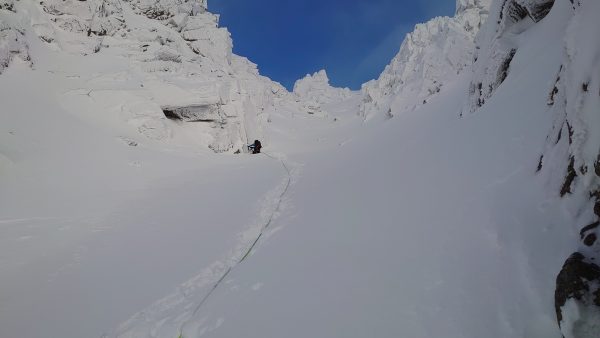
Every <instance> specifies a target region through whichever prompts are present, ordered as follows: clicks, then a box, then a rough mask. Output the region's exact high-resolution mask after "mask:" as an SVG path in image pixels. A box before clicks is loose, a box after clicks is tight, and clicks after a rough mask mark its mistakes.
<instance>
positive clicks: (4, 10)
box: [0, 0, 29, 74]
mask: <svg viewBox="0 0 600 338" xmlns="http://www.w3.org/2000/svg"><path fill="white" fill-rule="evenodd" d="M15 12H16V9H15V7H14V1H13V0H0V74H2V72H3V71H4V69H5V68H6V67H8V65H9V64H10V62H11V61H12V59H13V58H14V57H15V56H18V57H20V58H21V59H22V60H25V61H29V51H28V48H27V43H26V41H25V37H24V33H25V28H24V27H23V26H22V25H21V24H20V23H19V17H18V16H17V14H16V13H15Z"/></svg>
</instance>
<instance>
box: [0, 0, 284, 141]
mask: <svg viewBox="0 0 600 338" xmlns="http://www.w3.org/2000/svg"><path fill="white" fill-rule="evenodd" d="M28 32H29V33H31V34H28ZM28 37H37V38H39V40H41V41H42V45H44V46H45V47H47V48H48V49H50V50H53V51H56V52H59V53H66V54H71V55H77V56H83V57H87V56H90V55H95V57H96V58H99V59H103V58H106V59H108V58H114V57H116V58H118V59H120V60H122V61H123V62H126V63H128V64H129V67H128V70H127V71H125V73H121V71H116V73H115V74H110V71H108V70H104V71H103V74H102V76H99V77H96V78H93V79H89V81H87V82H86V84H85V85H84V87H83V88H80V89H79V90H78V91H76V92H69V91H67V94H65V95H66V96H67V97H66V98H65V101H66V102H72V101H74V100H75V99H74V98H73V97H71V96H73V95H80V92H82V93H86V96H88V97H90V98H92V97H96V98H98V97H99V96H100V95H101V96H102V100H101V101H93V102H89V103H88V106H89V107H90V111H93V110H95V109H96V110H98V111H103V112H107V111H108V112H113V111H115V112H120V113H119V118H121V119H123V123H124V124H126V125H129V126H130V127H131V128H133V129H135V130H137V131H138V132H139V133H140V134H141V135H143V136H144V137H148V138H150V139H152V140H156V141H160V142H170V141H169V140H170V139H171V138H172V137H173V136H174V135H176V134H177V130H179V129H185V130H188V129H190V128H192V129H193V128H195V129H197V133H199V134H206V135H205V136H206V137H196V138H194V140H202V142H206V140H210V141H208V143H207V144H205V145H206V146H207V147H209V148H211V149H213V150H214V151H217V152H222V151H234V150H235V149H240V148H242V147H243V145H244V144H245V143H247V142H248V140H249V139H254V138H260V137H261V128H262V123H263V122H264V121H266V120H268V118H267V117H265V116H263V114H264V111H265V110H266V108H267V107H268V106H269V105H272V104H273V103H274V102H275V100H276V99H278V98H283V97H286V98H288V100H289V101H294V98H293V97H292V96H291V95H290V94H289V93H288V92H287V91H286V90H285V89H284V88H283V87H282V86H281V85H279V84H277V83H275V82H273V81H271V80H270V79H268V78H266V77H263V76H261V75H260V74H259V73H258V70H257V67H256V65H255V64H253V63H251V62H250V61H248V60H247V59H245V58H242V57H239V56H236V55H234V54H233V52H232V49H233V43H232V40H231V36H230V34H229V32H228V31H227V29H225V28H221V27H219V16H218V15H215V14H212V13H210V12H208V10H207V2H206V0H200V1H197V0H157V1H155V0H128V1H117V0H88V1H78V0H44V1H41V2H39V3H35V2H29V1H15V0H0V73H2V71H3V69H4V68H5V67H7V66H8V64H9V62H10V61H11V60H12V59H13V58H14V57H15V56H20V57H21V58H22V59H24V60H29V54H28V53H29V51H28V48H27V45H28V41H27V38H28ZM36 43H39V42H37V41H36ZM36 50H39V49H36ZM40 57H41V56H40ZM123 78H124V79H127V80H126V81H133V80H132V79H135V81H136V82H137V83H138V85H137V86H138V87H137V88H136V89H135V90H134V89H123V90H121V91H108V90H106V88H111V87H119V86H120V83H122V82H123ZM85 86H87V87H85ZM99 88H102V90H97V91H96V89H99ZM121 101H126V102H127V103H126V104H122V103H119V102H121ZM146 101H148V102H147V103H145V102H146ZM132 102H135V104H133V103H132ZM65 105H66V106H67V107H68V106H69V104H65ZM96 106H97V107H96ZM119 107H120V108H119ZM140 107H141V108H140ZM161 107H162V108H163V109H162V110H161V109H160V108H161ZM165 107H166V108H165ZM207 107H208V108H207ZM73 109H74V110H75V108H73ZM128 109H132V110H131V111H127V110H128ZM169 112H170V113H169ZM165 114H166V115H168V116H169V117H177V119H178V120H179V121H177V122H173V121H169V120H168V119H167V116H165ZM169 114H170V115H169ZM185 121H200V122H199V123H196V124H194V125H195V126H196V127H193V126H189V125H185ZM201 124H207V125H208V127H206V126H202V125H201Z"/></svg>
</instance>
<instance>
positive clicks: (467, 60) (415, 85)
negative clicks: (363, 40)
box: [360, 0, 490, 119]
mask: <svg viewBox="0 0 600 338" xmlns="http://www.w3.org/2000/svg"><path fill="white" fill-rule="evenodd" d="M489 4H490V0H458V1H457V3H456V15H455V16H454V17H452V18H449V17H438V18H434V19H432V20H431V21H429V22H427V23H424V24H419V25H417V26H416V27H415V30H414V31H413V32H412V33H410V34H408V36H407V37H406V38H405V40H404V42H403V43H402V46H401V47H400V52H399V53H398V55H396V57H394V59H393V60H392V62H391V63H390V64H389V65H388V66H387V67H386V68H385V70H384V71H383V73H382V74H381V75H380V76H379V78H378V79H377V80H373V81H370V82H367V83H366V84H364V85H363V87H362V92H363V96H364V99H363V101H364V102H363V104H362V105H361V112H360V113H361V115H362V116H363V117H364V118H365V119H369V118H372V117H373V116H375V115H384V116H388V117H391V116H393V115H394V114H397V113H400V112H402V111H406V110H412V109H414V108H416V107H418V106H420V105H422V104H425V103H426V102H427V100H428V98H430V97H431V96H433V95H435V94H437V93H439V92H440V91H441V90H442V89H443V87H444V86H445V85H447V84H448V83H449V82H451V81H453V80H454V79H455V78H456V76H457V75H458V74H460V73H461V72H463V71H464V70H465V69H467V68H468V67H469V66H470V65H471V64H472V62H473V53H474V46H475V45H474V39H475V36H476V34H477V32H478V31H479V28H480V27H481V25H482V23H483V22H484V21H485V20H486V18H487V14H488V7H489ZM393 104H394V106H395V107H396V108H395V109H396V110H397V111H392V109H391V107H392V105H393Z"/></svg>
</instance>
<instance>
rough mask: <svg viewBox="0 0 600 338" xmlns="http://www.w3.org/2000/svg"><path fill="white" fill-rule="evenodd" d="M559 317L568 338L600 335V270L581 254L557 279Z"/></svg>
mask: <svg viewBox="0 0 600 338" xmlns="http://www.w3.org/2000/svg"><path fill="white" fill-rule="evenodd" d="M554 298H555V307H556V317H557V320H558V323H559V325H560V328H561V330H562V332H563V335H564V337H565V338H593V337H598V334H599V332H600V316H599V315H600V267H598V265H596V264H595V263H593V262H590V261H589V260H587V259H586V258H585V256H584V255H583V254H581V253H579V252H576V253H574V254H573V255H571V257H569V259H567V261H566V262H565V265H564V266H563V268H562V270H561V272H560V273H559V275H558V277H557V279H556V293H555V296H554Z"/></svg>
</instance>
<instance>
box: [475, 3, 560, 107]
mask: <svg viewBox="0 0 600 338" xmlns="http://www.w3.org/2000/svg"><path fill="white" fill-rule="evenodd" d="M553 3H554V0H502V1H496V2H494V4H493V6H492V7H491V8H490V19H489V20H488V21H487V22H486V24H485V26H484V27H483V28H482V29H481V32H480V33H479V34H478V35H477V38H476V47H475V55H474V58H475V65H474V67H473V73H474V76H473V81H472V82H471V85H470V87H469V105H468V107H467V109H466V110H469V111H471V112H473V111H475V110H477V108H478V107H481V106H482V105H484V104H485V102H486V101H487V100H488V99H489V98H490V97H491V96H492V95H493V93H494V91H495V90H496V89H497V88H498V86H500V84H502V82H503V81H504V80H505V79H506V77H507V75H508V73H509V72H510V63H511V61H512V59H513V58H514V56H515V53H516V52H517V43H516V41H515V39H514V36H515V35H518V34H520V33H521V32H523V31H525V30H526V29H527V28H528V27H531V26H532V25H533V24H534V23H536V22H539V21H540V20H542V19H543V18H544V17H545V16H546V15H547V14H548V12H549V11H550V8H551V7H552V5H553Z"/></svg>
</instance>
